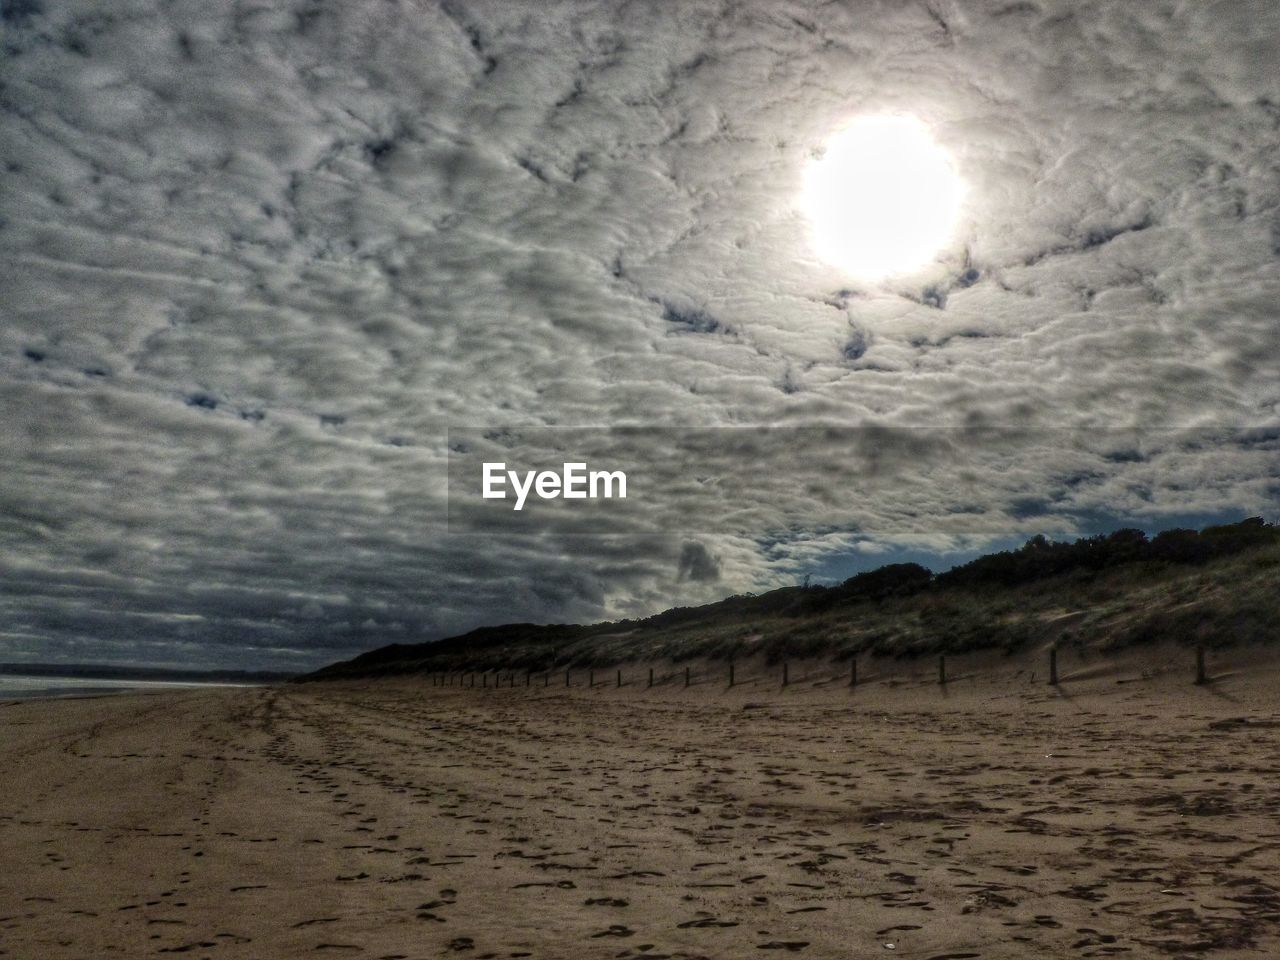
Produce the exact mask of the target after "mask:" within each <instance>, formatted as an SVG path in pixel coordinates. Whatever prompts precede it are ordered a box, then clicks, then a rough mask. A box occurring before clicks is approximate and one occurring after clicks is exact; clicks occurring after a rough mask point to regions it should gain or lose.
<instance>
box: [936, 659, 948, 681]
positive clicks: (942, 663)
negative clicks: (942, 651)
mask: <svg viewBox="0 0 1280 960" xmlns="http://www.w3.org/2000/svg"><path fill="white" fill-rule="evenodd" d="M946 682H947V658H946V657H945V656H939V657H938V683H940V684H945V683H946Z"/></svg>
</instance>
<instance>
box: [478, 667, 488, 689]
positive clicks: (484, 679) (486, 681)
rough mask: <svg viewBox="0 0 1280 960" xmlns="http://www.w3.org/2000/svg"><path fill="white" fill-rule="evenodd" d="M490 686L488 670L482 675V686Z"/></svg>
mask: <svg viewBox="0 0 1280 960" xmlns="http://www.w3.org/2000/svg"><path fill="white" fill-rule="evenodd" d="M488 685H489V671H488V670H486V671H485V672H484V673H482V674H480V686H482V687H487V686H488Z"/></svg>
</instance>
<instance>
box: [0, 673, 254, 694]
mask: <svg viewBox="0 0 1280 960" xmlns="http://www.w3.org/2000/svg"><path fill="white" fill-rule="evenodd" d="M245 686H253V684H245V683H211V682H209V681H186V680H101V679H98V678H95V677H24V676H21V675H19V674H0V700H42V699H51V698H55V697H101V696H106V695H109V694H116V693H147V692H157V691H162V690H193V689H201V688H210V687H245Z"/></svg>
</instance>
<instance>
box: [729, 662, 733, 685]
mask: <svg viewBox="0 0 1280 960" xmlns="http://www.w3.org/2000/svg"><path fill="white" fill-rule="evenodd" d="M729 686H731V687H732V686H733V661H732V660H730V661H729Z"/></svg>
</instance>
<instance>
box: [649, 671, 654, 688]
mask: <svg viewBox="0 0 1280 960" xmlns="http://www.w3.org/2000/svg"><path fill="white" fill-rule="evenodd" d="M649 686H651V687H652V686H653V667H650V668H649Z"/></svg>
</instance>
